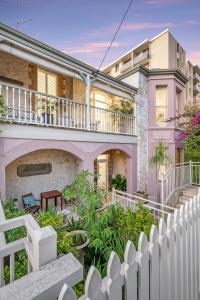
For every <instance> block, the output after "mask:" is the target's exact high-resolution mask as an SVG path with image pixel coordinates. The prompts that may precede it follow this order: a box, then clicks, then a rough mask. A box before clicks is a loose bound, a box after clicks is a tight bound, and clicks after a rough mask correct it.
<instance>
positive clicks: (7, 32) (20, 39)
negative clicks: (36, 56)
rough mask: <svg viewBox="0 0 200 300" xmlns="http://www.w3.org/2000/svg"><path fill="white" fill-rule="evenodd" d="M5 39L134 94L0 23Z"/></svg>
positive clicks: (59, 52)
mask: <svg viewBox="0 0 200 300" xmlns="http://www.w3.org/2000/svg"><path fill="white" fill-rule="evenodd" d="M3 37H5V38H9V39H11V40H13V42H17V43H20V44H22V45H24V46H26V47H29V48H30V49H33V50H37V51H39V52H41V53H43V54H46V55H48V56H50V57H51V58H54V59H57V60H59V61H62V62H63V63H66V65H68V66H70V67H71V68H74V70H77V68H78V69H79V70H80V71H82V72H83V73H87V74H88V73H89V74H91V75H92V76H94V77H96V79H97V80H98V79H99V80H103V81H106V82H107V83H110V84H113V85H115V86H117V87H119V88H120V87H121V88H123V89H124V88H125V89H126V91H127V92H129V93H136V92H137V89H136V88H135V87H134V86H131V85H129V84H126V83H124V82H122V81H120V80H118V79H116V78H113V77H112V76H109V75H107V74H105V73H103V72H101V71H99V72H97V69H96V68H94V67H92V66H90V65H88V64H86V63H84V62H82V61H80V60H78V59H75V58H73V57H72V56H69V55H67V54H65V53H63V52H61V51H59V50H57V49H55V48H53V47H51V46H49V45H46V44H44V43H42V42H40V41H38V40H36V39H34V38H32V37H30V36H28V35H26V34H24V33H22V32H19V31H16V30H15V29H13V28H11V27H9V26H7V25H5V24H3V23H0V42H1V40H2V39H3Z"/></svg>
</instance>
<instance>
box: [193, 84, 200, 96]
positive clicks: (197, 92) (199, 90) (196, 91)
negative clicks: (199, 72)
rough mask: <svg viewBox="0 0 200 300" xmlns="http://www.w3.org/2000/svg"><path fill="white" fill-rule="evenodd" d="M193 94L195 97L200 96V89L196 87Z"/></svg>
mask: <svg viewBox="0 0 200 300" xmlns="http://www.w3.org/2000/svg"><path fill="white" fill-rule="evenodd" d="M193 93H194V95H196V94H199V93H200V87H198V86H194V88H193Z"/></svg>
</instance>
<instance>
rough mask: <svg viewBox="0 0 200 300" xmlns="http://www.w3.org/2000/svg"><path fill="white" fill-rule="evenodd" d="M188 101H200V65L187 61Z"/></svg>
mask: <svg viewBox="0 0 200 300" xmlns="http://www.w3.org/2000/svg"><path fill="white" fill-rule="evenodd" d="M187 77H188V83H187V89H186V90H187V102H188V103H189V102H194V103H200V67H199V66H198V65H193V64H192V63H191V62H190V61H187Z"/></svg>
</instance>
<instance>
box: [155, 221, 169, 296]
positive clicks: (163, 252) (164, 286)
mask: <svg viewBox="0 0 200 300" xmlns="http://www.w3.org/2000/svg"><path fill="white" fill-rule="evenodd" d="M158 242H159V245H160V299H162V300H169V297H168V293H169V288H168V287H169V284H168V275H167V274H168V262H167V233H166V224H165V220H164V219H160V222H159V238H158Z"/></svg>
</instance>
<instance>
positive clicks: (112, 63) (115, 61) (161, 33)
mask: <svg viewBox="0 0 200 300" xmlns="http://www.w3.org/2000/svg"><path fill="white" fill-rule="evenodd" d="M166 32H169V33H170V34H171V36H173V34H172V33H171V32H170V31H169V29H168V28H166V29H165V30H163V31H162V32H160V33H159V34H157V35H156V36H154V37H153V38H152V39H146V40H144V41H143V42H142V43H140V44H137V45H136V46H135V47H134V48H132V49H130V50H129V51H127V52H126V53H125V54H123V55H121V56H120V57H119V58H117V59H116V60H114V61H113V62H111V63H110V64H108V65H107V66H106V67H104V68H103V71H104V72H105V71H106V70H107V69H108V68H110V67H112V66H113V65H115V64H116V63H117V62H119V61H120V60H121V59H122V58H123V57H125V56H126V55H128V54H130V53H131V52H132V51H134V50H136V49H137V48H139V47H141V46H142V45H144V44H145V43H151V42H153V41H154V40H156V39H157V38H159V37H160V36H162V35H163V34H165V33H166ZM173 38H174V39H175V37H174V36H173Z"/></svg>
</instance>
